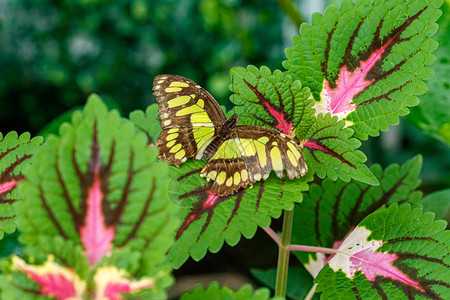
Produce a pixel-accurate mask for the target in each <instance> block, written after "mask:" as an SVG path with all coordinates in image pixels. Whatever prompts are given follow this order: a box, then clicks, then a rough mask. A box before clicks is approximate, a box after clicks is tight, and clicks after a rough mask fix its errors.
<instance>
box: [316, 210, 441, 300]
mask: <svg viewBox="0 0 450 300" xmlns="http://www.w3.org/2000/svg"><path fill="white" fill-rule="evenodd" d="M433 219H434V215H433V214H431V213H426V214H422V211H421V209H420V208H415V209H411V206H410V205H409V204H405V205H398V204H397V203H395V204H393V205H390V206H389V208H386V207H384V206H383V207H381V208H380V209H379V210H377V211H376V212H374V213H372V214H370V215H369V216H367V217H366V218H365V219H364V220H363V221H362V222H361V223H360V224H359V225H358V226H357V227H356V228H355V230H354V231H353V232H352V233H351V234H350V235H349V237H348V238H347V239H346V240H344V242H343V244H342V245H341V247H340V248H339V250H340V253H339V254H337V255H336V256H335V257H333V258H332V259H331V260H330V262H329V264H328V265H327V266H326V267H324V269H323V270H322V271H321V272H320V274H319V275H318V276H317V278H316V282H317V283H318V286H317V291H318V292H322V296H321V297H324V298H326V299H333V298H335V297H337V295H339V297H345V298H346V299H355V298H356V299H369V298H382V299H383V298H384V299H387V298H389V299H448V298H449V296H450V256H449V255H448V254H449V251H450V234H449V233H450V231H445V227H446V222H444V221H434V220H433Z"/></svg>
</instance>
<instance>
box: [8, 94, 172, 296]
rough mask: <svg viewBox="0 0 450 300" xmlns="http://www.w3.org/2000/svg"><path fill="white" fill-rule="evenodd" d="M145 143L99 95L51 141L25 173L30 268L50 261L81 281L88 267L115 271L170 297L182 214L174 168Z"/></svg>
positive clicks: (23, 223) (21, 207) (22, 208)
mask: <svg viewBox="0 0 450 300" xmlns="http://www.w3.org/2000/svg"><path fill="white" fill-rule="evenodd" d="M147 143H148V139H147V137H146V135H145V134H144V133H142V132H139V131H138V130H137V129H136V127H135V125H134V124H133V123H132V122H130V121H128V120H126V119H123V118H121V117H120V116H119V114H118V112H117V111H111V112H109V111H108V110H107V108H106V106H105V105H104V104H103V102H102V101H101V100H100V98H99V97H98V96H96V95H92V96H90V97H89V99H88V101H87V104H86V106H85V107H84V109H83V111H77V112H75V113H74V114H73V116H72V123H71V124H68V123H65V124H63V125H62V126H61V128H60V137H57V136H49V137H48V139H47V141H46V142H45V143H44V145H43V146H42V147H41V148H40V149H39V150H38V151H37V152H36V154H35V155H36V156H35V157H34V159H33V162H34V164H33V165H32V167H29V168H27V170H26V171H25V176H26V180H25V181H24V182H23V183H22V184H21V185H20V192H21V196H22V198H23V201H20V202H17V205H16V209H17V215H18V221H17V222H18V226H19V228H20V231H21V233H22V236H21V239H20V240H21V242H23V243H25V244H27V248H26V251H27V252H26V253H27V255H28V261H30V262H33V261H35V260H36V259H38V260H39V261H40V262H43V261H44V260H46V259H47V257H48V255H49V254H52V255H54V256H55V259H56V262H57V263H60V264H62V265H63V266H65V267H70V268H75V269H76V270H77V272H78V273H79V274H81V273H83V272H85V271H83V270H85V269H86V268H87V267H86V268H81V269H77V268H79V266H83V265H86V264H87V266H88V267H89V269H92V270H93V269H98V268H100V267H102V266H111V265H112V266H117V267H118V268H121V269H124V270H125V271H126V272H127V273H132V274H134V276H136V277H141V276H145V277H151V278H153V279H154V280H155V285H154V289H152V293H153V296H154V297H157V298H158V297H164V295H165V292H164V289H165V288H167V286H168V285H170V284H171V279H170V277H169V276H170V270H171V268H170V263H169V262H168V261H167V259H166V252H167V250H168V249H169V247H170V246H171V245H172V243H173V238H174V232H175V229H176V228H177V226H178V223H179V222H178V217H177V215H176V214H177V213H178V211H177V207H176V205H175V204H174V203H173V202H171V201H170V200H169V197H168V186H169V185H170V184H171V183H170V181H171V179H170V177H169V176H168V174H169V167H168V166H167V164H165V163H164V162H161V161H159V160H157V155H158V150H157V149H156V147H154V146H150V147H149V146H148V145H147ZM30 207H33V209H29V208H30ZM44 241H45V242H44ZM56 245H57V247H56ZM58 249H60V250H58ZM67 255H69V257H77V259H68V257H67ZM88 262H89V263H88ZM86 276H87V275H86ZM82 278H86V277H84V276H83V277H82Z"/></svg>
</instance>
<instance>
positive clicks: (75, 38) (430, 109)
mask: <svg viewBox="0 0 450 300" xmlns="http://www.w3.org/2000/svg"><path fill="white" fill-rule="evenodd" d="M279 2H283V3H286V2H290V1H280V0H183V1H179V0H158V1H151V0H131V1H129V0H127V1H125V0H116V1H110V0H70V1H69V0H63V1H51V0H0V70H1V72H0V103H1V109H0V122H1V123H0V125H1V126H0V131H1V132H2V133H3V134H6V133H7V132H9V131H11V130H15V131H18V132H24V131H30V132H31V133H32V134H37V133H38V132H39V131H40V130H41V129H42V128H44V127H45V126H46V125H47V124H48V123H49V122H50V121H51V120H53V119H55V118H56V117H58V116H60V115H61V114H63V113H64V112H67V111H69V110H73V109H74V108H76V107H78V108H79V107H81V106H82V105H83V104H84V103H85V101H86V99H87V96H88V95H89V94H90V93H92V92H96V93H98V94H100V96H101V97H102V98H103V99H104V100H106V101H107V103H108V104H109V105H110V106H111V107H115V108H118V109H120V111H121V112H122V115H123V116H128V113H129V112H130V111H132V110H134V109H144V108H145V107H146V106H147V105H149V104H151V103H154V102H155V99H154V97H153V96H152V82H153V77H154V76H156V75H158V74H163V73H169V74H178V75H183V76H186V77H189V78H191V79H193V80H194V81H196V82H197V83H199V84H200V85H202V86H203V87H205V88H206V89H208V90H209V91H210V92H211V93H212V94H213V95H214V97H215V98H216V99H217V100H218V101H219V102H220V103H221V104H223V105H226V106H227V107H228V108H231V106H230V104H229V101H228V97H229V95H230V92H229V90H228V85H229V75H228V71H229V69H230V68H231V67H233V66H246V65H248V64H254V65H256V66H258V67H259V66H261V65H266V66H268V67H269V68H271V69H275V68H282V67H281V62H282V60H283V59H285V56H284V48H286V47H289V46H291V42H290V40H291V36H292V35H293V34H296V33H297V32H298V30H297V28H296V25H294V24H295V23H294V22H293V21H292V19H291V18H292V16H290V17H291V18H290V17H288V16H287V15H286V14H285V13H284V12H283V9H286V7H282V6H281V5H279ZM330 2H334V3H339V2H341V1H339V0H336V1H330ZM290 3H291V4H292V5H294V6H295V7H296V8H298V9H299V12H300V14H301V15H302V16H303V18H304V19H305V20H309V19H310V14H311V12H310V11H320V12H323V9H324V7H325V5H326V4H327V1H294V2H290ZM449 3H450V1H448V0H447V1H446V2H445V4H444V7H443V10H444V14H443V16H442V17H441V19H440V21H439V23H440V29H439V32H438V35H437V36H436V38H437V39H438V41H439V42H440V43H441V47H440V48H439V49H438V51H436V56H437V63H436V64H435V65H434V67H433V68H434V69H435V71H436V73H437V74H438V76H436V77H434V78H432V79H430V80H429V82H428V83H429V86H430V92H429V93H427V94H426V95H422V96H421V100H422V104H421V105H420V106H419V107H416V108H414V109H413V110H412V113H411V115H410V116H408V117H407V118H405V119H402V121H401V124H400V125H399V126H396V127H391V130H390V131H389V132H387V133H382V134H381V135H380V137H376V138H371V139H369V140H368V141H365V142H363V145H362V150H363V151H364V152H365V153H366V155H367V156H368V165H370V164H372V163H380V164H381V165H382V166H384V167H385V166H387V165H388V164H390V163H403V162H405V161H406V160H408V159H410V158H412V157H413V156H415V155H417V154H422V155H423V157H424V166H423V170H422V175H421V178H422V179H423V184H422V187H421V188H422V190H423V191H424V192H425V194H428V193H431V192H433V191H436V190H439V189H443V188H449V187H450V148H449V147H448V144H446V143H450V93H449V92H450V91H449V89H450V86H449V77H450V71H449V70H450V69H449V66H450V64H449V61H450V57H449V56H450V45H449V42H448V37H449V31H448V28H449V20H450V17H449V13H448V12H449V9H448V7H449ZM294 17H295V16H294ZM66 117H68V115H66ZM447 195H448V194H447ZM448 200H449V201H450V199H448ZM274 226H275V228H276V226H277V223H276V222H275V225H274ZM12 238H14V237H12ZM255 243H259V246H257V249H259V250H258V251H260V252H261V253H264V254H262V256H260V257H255V256H254V255H252V256H249V255H245V253H248V247H250V248H251V247H254V245H255ZM261 243H263V244H264V245H265V246H264V247H266V248H268V250H267V251H264V250H265V248H264V247H263V248H261V246H260V245H261ZM4 245H5V244H3V246H4ZM4 247H5V246H4ZM4 247H3V248H4ZM255 260H256V262H255ZM202 263H203V266H204V268H206V269H208V272H214V271H220V272H223V270H225V271H230V272H237V273H243V274H247V275H248V276H250V274H249V267H254V266H255V265H257V266H259V267H262V268H264V267H268V266H273V265H275V263H276V248H275V247H274V245H272V244H271V241H270V240H269V239H268V238H267V237H266V236H265V235H264V234H261V233H260V232H258V234H257V236H256V237H255V238H254V239H253V240H252V241H246V240H245V241H242V242H241V243H239V245H238V246H236V247H233V248H231V247H229V246H226V247H224V249H223V250H222V251H221V252H220V253H219V254H215V255H212V254H208V255H207V256H206V258H205V259H204V260H203V261H202ZM199 266H201V265H199V264H196V263H193V262H189V263H188V264H187V265H185V266H184V267H183V268H184V271H181V270H180V271H179V272H181V273H176V274H177V276H178V275H180V274H181V275H182V274H192V273H196V272H200V273H201V272H202V271H201V270H202V267H199ZM205 266H206V267H205ZM183 272H184V273H183ZM233 274H235V273H233Z"/></svg>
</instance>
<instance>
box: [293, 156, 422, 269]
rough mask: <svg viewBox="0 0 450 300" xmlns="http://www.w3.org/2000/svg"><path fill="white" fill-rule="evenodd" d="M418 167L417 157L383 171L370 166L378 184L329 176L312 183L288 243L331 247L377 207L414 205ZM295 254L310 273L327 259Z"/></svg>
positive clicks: (318, 255) (417, 193) (419, 165)
mask: <svg viewBox="0 0 450 300" xmlns="http://www.w3.org/2000/svg"><path fill="white" fill-rule="evenodd" d="M421 166H422V158H421V157H420V156H417V157H415V158H413V159H411V160H410V161H408V162H406V163H405V164H404V165H403V166H401V167H400V166H398V165H390V166H389V167H388V168H386V170H384V172H383V170H382V169H381V167H380V166H379V165H374V166H372V167H371V171H372V172H373V174H375V176H376V177H377V178H378V180H379V181H380V185H379V186H369V185H367V184H364V183H361V182H349V183H346V182H342V181H331V180H329V179H326V180H324V181H323V182H322V184H321V185H320V186H319V185H317V184H313V185H312V186H311V189H310V191H309V193H308V194H307V195H305V199H304V201H303V202H302V203H301V204H300V205H297V206H296V208H295V213H294V224H293V232H292V243H293V244H302V245H310V246H320V247H329V248H331V247H333V248H335V247H336V246H338V245H339V244H340V243H341V241H342V240H343V239H344V238H345V236H346V235H347V234H348V233H349V232H350V231H351V230H352V228H354V227H355V226H356V225H357V224H358V223H359V222H360V221H361V220H362V219H363V218H365V217H366V216H367V215H368V214H370V213H372V212H374V211H375V210H377V209H378V208H379V207H381V206H383V205H389V204H392V203H397V202H398V203H404V202H408V203H413V204H416V205H418V201H419V200H420V199H421V196H422V193H421V192H420V191H416V188H417V187H418V186H419V184H420V180H419V179H418V178H417V176H418V175H419V172H420V169H421ZM295 255H296V256H297V257H298V258H299V259H300V261H301V262H302V263H303V264H304V265H305V267H306V268H307V269H308V270H309V271H310V273H311V274H312V275H313V276H315V275H317V273H318V272H319V271H320V269H321V268H322V267H323V266H324V265H325V264H326V262H327V259H328V258H327V257H325V256H324V255H323V254H322V253H306V252H296V253H295Z"/></svg>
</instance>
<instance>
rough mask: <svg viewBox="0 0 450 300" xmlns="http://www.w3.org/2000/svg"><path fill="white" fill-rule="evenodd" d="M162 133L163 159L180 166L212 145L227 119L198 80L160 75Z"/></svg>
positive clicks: (157, 92)
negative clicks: (197, 82)
mask: <svg viewBox="0 0 450 300" xmlns="http://www.w3.org/2000/svg"><path fill="white" fill-rule="evenodd" d="M153 92H154V95H155V96H156V101H157V102H158V106H159V121H160V122H161V127H162V132H161V134H160V135H159V137H158V140H157V142H156V144H157V146H158V149H159V155H160V158H162V159H164V160H166V161H168V162H169V163H170V164H173V165H176V166H179V165H180V164H182V163H183V162H185V161H186V159H187V158H189V157H193V156H195V155H196V154H197V153H198V152H199V151H202V150H203V149H205V148H206V146H207V145H208V144H209V143H211V141H212V139H213V137H214V136H215V135H216V132H217V130H218V128H220V127H221V126H222V125H223V123H224V122H225V121H226V117H225V115H224V113H223V111H222V109H221V108H220V106H219V104H218V103H217V101H216V100H214V98H213V97H212V96H211V94H210V93H208V92H207V91H206V90H205V89H203V88H202V87H200V86H199V85H198V84H196V83H195V82H194V81H192V80H190V79H188V78H185V77H182V76H177V75H159V76H156V77H155V80H154V82H153Z"/></svg>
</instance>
